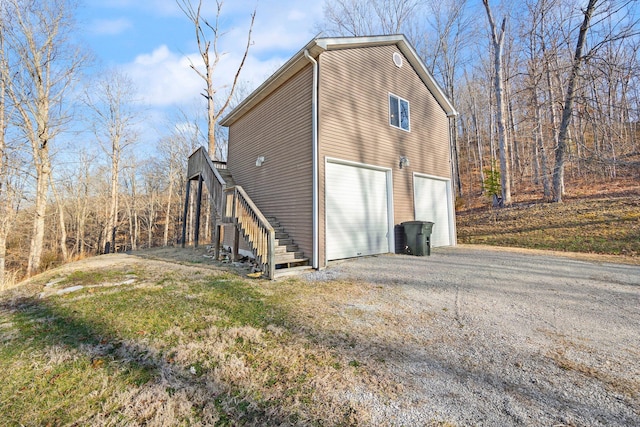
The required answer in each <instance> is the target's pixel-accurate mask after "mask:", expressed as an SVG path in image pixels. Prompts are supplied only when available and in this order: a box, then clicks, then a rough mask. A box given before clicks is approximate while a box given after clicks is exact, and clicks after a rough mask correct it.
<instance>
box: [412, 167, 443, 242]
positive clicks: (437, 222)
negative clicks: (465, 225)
mask: <svg viewBox="0 0 640 427" xmlns="http://www.w3.org/2000/svg"><path fill="white" fill-rule="evenodd" d="M448 185H449V182H448V181H445V180H440V179H435V178H428V177H422V176H416V177H415V178H414V189H415V207H416V220H421V221H431V222H433V223H434V225H433V230H432V233H431V245H432V246H434V247H437V246H449V245H451V232H450V230H451V220H450V215H449V210H450V202H449V196H448V194H449V193H448V191H447V190H448V188H447V187H448Z"/></svg>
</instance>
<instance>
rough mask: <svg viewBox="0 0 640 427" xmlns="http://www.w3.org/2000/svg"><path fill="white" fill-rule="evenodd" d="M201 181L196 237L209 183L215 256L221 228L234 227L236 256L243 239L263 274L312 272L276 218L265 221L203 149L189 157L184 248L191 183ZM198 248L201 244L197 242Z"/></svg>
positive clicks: (228, 175) (269, 275) (230, 178)
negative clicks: (202, 201) (204, 194)
mask: <svg viewBox="0 0 640 427" xmlns="http://www.w3.org/2000/svg"><path fill="white" fill-rule="evenodd" d="M193 180H198V195H197V197H196V198H197V202H196V203H197V205H196V212H197V213H196V235H198V229H199V217H200V205H201V200H200V197H201V194H202V185H203V184H206V186H207V188H208V190H209V194H210V195H211V199H212V200H211V202H212V203H211V205H212V207H213V211H214V212H213V213H214V215H213V216H214V217H215V224H214V225H216V227H215V229H216V232H215V235H216V237H215V239H214V247H215V248H216V250H215V254H216V256H217V255H218V253H219V251H218V248H219V246H220V232H219V227H220V226H221V225H224V224H232V225H233V226H234V227H235V229H236V233H235V234H236V237H235V239H234V240H235V243H234V254H236V253H237V248H238V242H237V240H238V237H239V236H242V237H243V238H244V240H245V241H246V242H247V245H248V246H249V248H250V249H251V252H252V253H253V256H254V258H255V261H256V263H257V264H258V266H259V267H260V268H261V270H262V272H263V275H264V276H266V277H268V278H269V279H274V278H276V277H280V276H283V275H286V273H285V272H286V271H287V270H289V271H292V270H294V269H301V268H304V269H309V268H310V267H309V259H308V258H305V256H304V254H303V253H302V251H300V250H299V248H298V246H297V245H296V244H295V243H294V242H293V240H292V239H291V238H290V236H289V234H287V232H286V231H285V230H284V228H283V227H282V226H281V225H280V223H279V222H278V220H277V219H276V218H275V217H271V218H266V217H265V216H264V215H263V214H262V212H260V210H259V209H258V207H257V206H256V205H255V204H254V203H253V201H252V200H251V198H250V197H249V195H247V193H246V192H245V191H244V189H243V188H242V187H241V186H240V185H237V184H236V183H235V181H234V180H233V177H232V176H231V173H230V172H229V170H227V169H226V164H223V163H219V162H218V163H214V162H212V161H211V159H210V158H209V155H208V154H207V152H206V150H205V149H204V147H200V148H198V149H197V150H196V151H195V152H194V153H193V154H191V156H189V162H188V170H187V191H186V196H185V209H184V215H183V229H182V246H183V247H184V245H185V236H186V233H185V224H186V220H185V219H186V216H187V211H188V209H187V207H188V203H189V191H190V185H191V181H193ZM195 245H196V246H197V245H198V241H197V240H196V241H195Z"/></svg>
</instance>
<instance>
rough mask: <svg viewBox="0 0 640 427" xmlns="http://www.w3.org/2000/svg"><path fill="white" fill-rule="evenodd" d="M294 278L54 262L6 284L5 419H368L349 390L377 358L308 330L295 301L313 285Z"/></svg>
mask: <svg viewBox="0 0 640 427" xmlns="http://www.w3.org/2000/svg"><path fill="white" fill-rule="evenodd" d="M165 264H166V263H165ZM194 268H196V271H195V273H194V271H193V269H194ZM55 277H58V278H60V277H63V278H64V279H63V280H62V281H60V282H59V283H57V284H55V285H53V286H50V287H49V288H46V287H45V288H44V289H50V291H48V292H49V293H48V294H47V295H46V296H44V297H42V298H41V297H39V295H38V294H34V293H31V294H30V293H29V292H28V291H27V289H29V288H33V289H43V285H44V284H45V283H46V282H47V281H49V280H51V279H52V278H55ZM127 279H128V280H127ZM78 285H82V286H84V288H83V289H81V290H78V291H75V292H70V293H68V294H57V291H58V290H62V289H65V288H69V287H72V286H78ZM295 289H296V287H294V286H290V285H287V283H286V282H285V283H282V282H281V283H280V285H279V286H278V287H273V286H272V285H270V284H269V283H268V282H264V281H249V280H246V279H242V278H240V277H238V276H236V275H233V274H229V273H224V274H223V273H219V272H216V271H214V270H206V269H198V268H197V267H191V268H190V270H189V271H186V270H185V271H181V269H180V266H179V265H178V264H174V265H170V266H169V267H167V266H164V265H161V264H160V263H159V262H158V265H157V266H154V265H153V264H150V265H148V264H136V265H125V266H122V267H120V268H116V269H113V267H110V268H93V267H87V266H85V267H82V269H81V270H77V271H75V272H71V273H60V272H56V271H53V272H50V273H49V274H47V275H45V276H43V277H41V278H37V279H36V280H35V281H34V282H32V283H31V284H30V285H27V286H26V287H23V288H21V289H20V290H18V291H16V290H14V291H11V292H5V293H4V294H2V295H1V296H2V298H0V345H1V346H0V371H1V372H2V373H3V385H2V387H0V402H1V403H0V420H1V421H0V424H2V425H16V426H17V425H197V424H207V425H238V424H249V425H252V424H257V423H263V422H268V423H270V424H276V425H280V424H283V423H284V424H295V423H303V424H312V425H313V424H330V425H348V424H352V423H353V422H354V420H355V419H358V420H360V421H361V420H363V419H366V416H365V414H363V413H359V412H358V411H359V409H358V402H355V401H350V400H349V399H347V398H344V399H343V398H337V396H340V395H341V390H344V392H345V393H346V391H347V390H348V389H350V388H351V387H354V386H357V384H358V383H360V382H362V381H365V382H366V381H367V378H368V373H367V371H366V369H364V368H363V367H362V366H359V364H358V363H354V362H353V361H351V360H349V359H344V360H343V359H342V358H341V356H340V352H339V351H337V350H336V349H335V348H334V347H333V345H332V344H326V343H324V344H323V343H321V342H318V340H317V339H316V338H310V337H308V336H307V335H306V334H305V333H303V332H302V329H301V328H300V324H299V322H298V321H295V320H294V319H297V318H299V317H298V316H297V315H296V314H295V313H292V312H291V310H293V308H292V307H293V306H294V305H292V304H291V301H292V300H293V299H294V298H296V295H297V294H299V292H306V291H305V290H297V291H294V290H295ZM51 290H56V291H55V292H53V291H51ZM308 291H310V290H308Z"/></svg>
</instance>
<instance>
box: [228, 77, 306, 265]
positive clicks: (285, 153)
mask: <svg viewBox="0 0 640 427" xmlns="http://www.w3.org/2000/svg"><path fill="white" fill-rule="evenodd" d="M312 84H313V73H312V68H311V65H309V66H308V67H305V68H304V69H303V70H301V71H300V72H298V73H297V74H296V75H295V76H293V77H292V78H291V79H289V80H288V81H286V82H285V83H284V84H283V85H282V86H280V87H279V88H278V89H276V91H275V92H273V93H272V94H271V95H270V96H269V97H268V98H266V99H265V100H263V101H262V102H260V103H259V104H258V105H256V106H255V107H254V108H252V109H251V110H250V111H249V112H248V113H247V114H245V115H244V116H242V117H241V118H240V119H238V120H237V121H236V122H234V123H233V124H232V125H231V126H230V128H229V154H228V167H229V170H230V172H231V174H232V176H233V178H234V180H235V182H236V183H237V184H239V185H241V186H242V187H243V188H244V189H245V191H246V192H247V194H249V196H250V197H251V199H252V200H253V201H254V203H255V204H256V206H258V208H259V209H260V210H261V211H262V213H263V214H264V215H266V216H275V217H277V218H278V220H279V221H280V223H281V224H282V225H283V226H284V228H285V230H286V232H287V233H289V235H290V236H291V237H292V238H293V239H294V241H295V243H297V244H298V245H299V247H300V249H301V250H302V251H304V253H305V255H306V256H307V257H309V258H310V257H311V255H312V248H313V244H312V227H311V224H312V167H311V166H312V117H311V100H312ZM258 156H264V157H265V161H264V164H263V165H262V166H259V167H258V166H256V159H257V158H258Z"/></svg>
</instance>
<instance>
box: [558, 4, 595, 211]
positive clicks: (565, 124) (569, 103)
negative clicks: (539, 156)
mask: <svg viewBox="0 0 640 427" xmlns="http://www.w3.org/2000/svg"><path fill="white" fill-rule="evenodd" d="M597 2H598V0H589V4H588V5H587V8H586V10H585V11H584V20H583V21H582V25H581V26H580V33H579V34H578V42H577V43H576V51H575V55H574V57H573V64H572V66H571V73H570V74H569V81H568V83H567V91H566V94H565V100H564V107H563V109H562V121H561V122H560V129H559V131H558V146H557V148H556V163H555V165H554V167H553V201H554V202H562V195H563V188H564V166H565V165H564V163H565V156H566V152H567V145H568V139H569V125H570V124H571V115H572V114H573V101H574V93H575V89H576V82H577V80H578V78H579V74H580V67H581V66H582V62H583V61H584V57H583V56H582V50H583V49H584V45H585V42H586V36H587V31H588V30H589V23H590V21H591V15H592V14H593V11H594V10H595V8H596V3H597Z"/></svg>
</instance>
